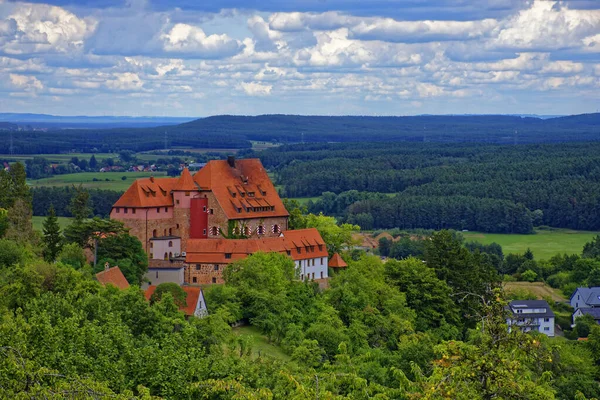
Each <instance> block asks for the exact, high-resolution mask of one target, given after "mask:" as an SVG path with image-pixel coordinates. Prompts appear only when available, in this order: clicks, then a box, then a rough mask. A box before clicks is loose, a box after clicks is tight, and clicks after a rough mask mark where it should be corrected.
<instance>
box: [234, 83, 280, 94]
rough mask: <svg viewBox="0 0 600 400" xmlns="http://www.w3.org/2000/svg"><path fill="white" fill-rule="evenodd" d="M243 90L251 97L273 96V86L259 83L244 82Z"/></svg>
mask: <svg viewBox="0 0 600 400" xmlns="http://www.w3.org/2000/svg"><path fill="white" fill-rule="evenodd" d="M241 86H242V89H243V90H244V92H246V94H247V95H249V96H268V95H270V94H271V89H272V88H273V86H271V85H263V84H261V83H258V82H242V83H241Z"/></svg>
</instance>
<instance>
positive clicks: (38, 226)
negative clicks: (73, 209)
mask: <svg viewBox="0 0 600 400" xmlns="http://www.w3.org/2000/svg"><path fill="white" fill-rule="evenodd" d="M57 218H58V224H59V225H60V228H61V229H65V227H66V226H67V225H69V224H70V223H71V221H72V220H73V218H70V217H57ZM44 219H46V217H35V216H34V217H33V218H32V222H33V229H35V230H37V231H40V232H41V231H42V224H43V223H44Z"/></svg>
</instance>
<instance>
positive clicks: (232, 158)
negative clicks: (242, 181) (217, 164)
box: [227, 156, 235, 168]
mask: <svg viewBox="0 0 600 400" xmlns="http://www.w3.org/2000/svg"><path fill="white" fill-rule="evenodd" d="M227 164H229V166H230V167H231V168H235V156H227Z"/></svg>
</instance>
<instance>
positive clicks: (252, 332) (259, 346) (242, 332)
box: [233, 326, 290, 362]
mask: <svg viewBox="0 0 600 400" xmlns="http://www.w3.org/2000/svg"><path fill="white" fill-rule="evenodd" d="M233 333H235V334H236V335H238V336H249V337H250V338H251V345H252V354H253V355H254V356H258V355H260V356H267V357H271V358H275V359H277V360H280V361H285V362H287V361H290V356H288V355H287V354H285V353H284V352H283V350H281V349H280V348H279V347H277V346H275V345H273V344H271V343H269V341H268V340H267V338H266V337H265V336H264V335H263V334H262V333H260V331H259V330H258V329H257V328H255V327H253V326H240V327H238V328H234V329H233Z"/></svg>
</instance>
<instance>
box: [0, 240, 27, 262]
mask: <svg viewBox="0 0 600 400" xmlns="http://www.w3.org/2000/svg"><path fill="white" fill-rule="evenodd" d="M23 258H24V257H23V249H22V248H21V247H20V246H19V245H18V244H17V243H15V242H13V241H12V240H7V239H0V269H1V268H6V267H10V266H13V265H15V264H18V263H20V262H22V261H23Z"/></svg>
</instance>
